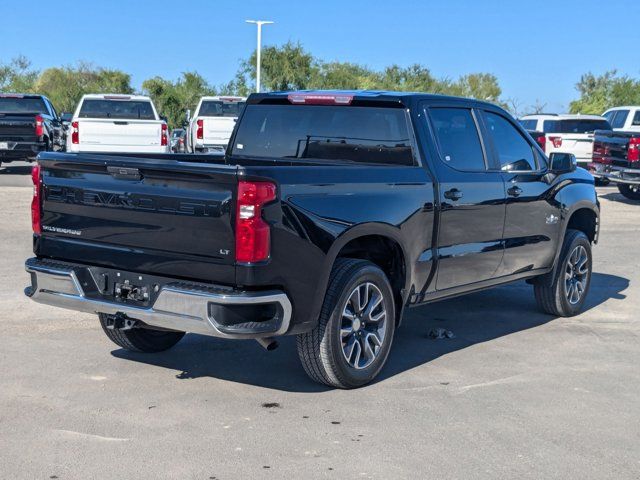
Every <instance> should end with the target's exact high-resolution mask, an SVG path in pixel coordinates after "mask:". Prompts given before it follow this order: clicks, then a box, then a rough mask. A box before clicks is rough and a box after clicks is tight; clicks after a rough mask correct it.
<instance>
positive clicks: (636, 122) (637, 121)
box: [631, 110, 640, 127]
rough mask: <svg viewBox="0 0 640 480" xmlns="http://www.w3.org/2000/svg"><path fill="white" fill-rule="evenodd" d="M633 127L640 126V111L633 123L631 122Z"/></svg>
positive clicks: (637, 111)
mask: <svg viewBox="0 0 640 480" xmlns="http://www.w3.org/2000/svg"><path fill="white" fill-rule="evenodd" d="M631 125H633V126H634V127H637V126H640V110H636V113H635V115H634V116H633V121H632V122H631Z"/></svg>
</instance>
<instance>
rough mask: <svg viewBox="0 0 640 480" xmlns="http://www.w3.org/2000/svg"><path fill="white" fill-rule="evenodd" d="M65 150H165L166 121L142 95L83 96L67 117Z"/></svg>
mask: <svg viewBox="0 0 640 480" xmlns="http://www.w3.org/2000/svg"><path fill="white" fill-rule="evenodd" d="M67 151H69V152H131V153H168V152H169V131H168V128H167V122H166V121H165V120H163V119H162V118H160V116H159V115H158V112H157V110H156V107H155V106H154V104H153V102H152V101H151V99H150V98H149V97H146V96H142V95H96V94H91V95H84V96H83V97H82V99H81V100H80V103H79V104H78V107H77V108H76V111H75V113H74V114H73V118H72V120H71V125H70V128H69V132H68V135H67Z"/></svg>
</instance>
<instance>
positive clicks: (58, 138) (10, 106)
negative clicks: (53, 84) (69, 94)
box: [0, 93, 66, 164]
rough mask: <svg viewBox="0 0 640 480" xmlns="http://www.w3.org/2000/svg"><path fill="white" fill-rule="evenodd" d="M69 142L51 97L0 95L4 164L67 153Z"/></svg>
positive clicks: (0, 143)
mask: <svg viewBox="0 0 640 480" xmlns="http://www.w3.org/2000/svg"><path fill="white" fill-rule="evenodd" d="M65 141H66V133H65V129H64V126H63V125H62V122H61V121H60V118H59V117H58V114H57V113H56V110H55V109H54V108H53V104H52V103H51V102H50V101H49V99H48V98H47V97H45V96H43V95H26V94H18V93H0V164H2V163H8V162H11V161H14V160H34V159H35V158H36V156H37V155H38V153H40V152H47V151H53V150H63V149H64V147H65Z"/></svg>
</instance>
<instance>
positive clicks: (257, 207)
mask: <svg viewBox="0 0 640 480" xmlns="http://www.w3.org/2000/svg"><path fill="white" fill-rule="evenodd" d="M275 198H276V186H275V185H274V184H273V183H270V182H245V181H241V182H239V183H238V208H237V210H236V262H240V263H254V262H261V261H263V260H267V259H268V258H269V255H270V243H271V240H270V237H271V231H270V227H269V224H268V223H267V222H265V221H264V220H263V219H262V207H263V206H264V205H265V204H266V203H268V202H271V201H272V200H275Z"/></svg>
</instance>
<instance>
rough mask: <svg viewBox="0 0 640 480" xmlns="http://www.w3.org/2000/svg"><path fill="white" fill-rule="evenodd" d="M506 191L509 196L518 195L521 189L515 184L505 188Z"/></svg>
mask: <svg viewBox="0 0 640 480" xmlns="http://www.w3.org/2000/svg"><path fill="white" fill-rule="evenodd" d="M507 193H508V194H509V196H511V197H519V196H520V195H521V194H522V189H521V188H520V187H518V186H517V185H514V186H513V187H511V188H510V189H508V190H507Z"/></svg>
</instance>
